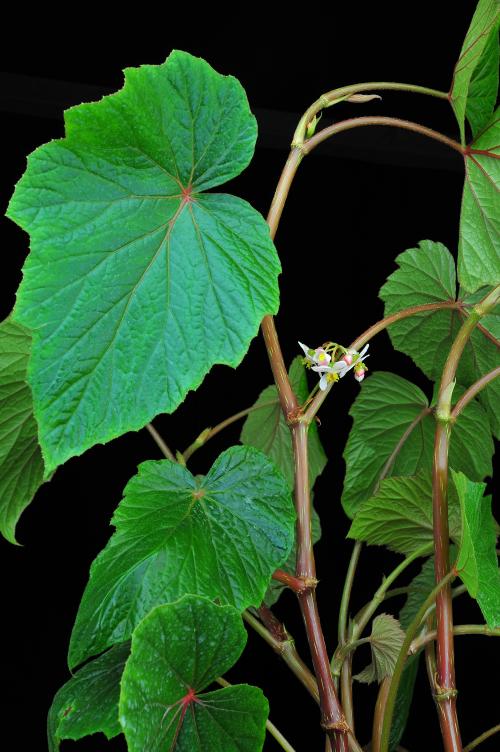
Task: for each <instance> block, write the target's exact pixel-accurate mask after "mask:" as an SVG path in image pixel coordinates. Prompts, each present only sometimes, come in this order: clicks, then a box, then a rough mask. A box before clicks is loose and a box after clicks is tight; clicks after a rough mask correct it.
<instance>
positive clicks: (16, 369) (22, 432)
mask: <svg viewBox="0 0 500 752" xmlns="http://www.w3.org/2000/svg"><path fill="white" fill-rule="evenodd" d="M30 346H31V336H30V334H29V332H28V331H27V330H26V329H25V328H24V327H23V326H19V324H16V323H14V322H13V321H11V320H10V319H7V320H6V321H3V322H2V323H1V324H0V532H1V533H2V535H4V536H5V538H7V540H8V541H10V542H11V543H16V542H17V541H16V537H15V534H16V525H17V523H18V520H19V517H20V516H21V513H22V512H23V510H24V509H26V507H27V506H28V504H29V503H30V501H31V500H32V498H33V496H34V495H35V493H36V491H37V489H38V488H39V487H40V486H41V485H42V483H43V480H44V465H43V459H42V454H41V451H40V446H39V444H38V429H37V425H36V421H35V418H34V417H33V400H32V397H31V390H30V388H29V386H28V384H27V381H26V369H27V367H28V358H29V354H30Z"/></svg>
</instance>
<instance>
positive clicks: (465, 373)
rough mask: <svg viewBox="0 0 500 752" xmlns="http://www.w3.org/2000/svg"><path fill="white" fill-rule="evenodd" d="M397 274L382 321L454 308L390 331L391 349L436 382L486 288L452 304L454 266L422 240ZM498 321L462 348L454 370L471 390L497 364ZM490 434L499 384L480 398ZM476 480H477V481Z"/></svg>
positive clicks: (498, 421) (486, 322)
mask: <svg viewBox="0 0 500 752" xmlns="http://www.w3.org/2000/svg"><path fill="white" fill-rule="evenodd" d="M396 262H397V264H398V267H399V268H398V269H396V271H395V272H393V273H392V274H391V275H390V276H389V277H388V279H387V282H386V283H385V284H384V285H383V287H382V288H381V290H380V298H381V299H382V300H383V301H384V303H385V308H384V315H385V316H390V315H391V314H393V313H396V312H397V311H402V310H404V309H405V308H409V307H410V306H417V305H425V304H429V303H431V304H432V303H441V302H449V303H454V302H455V301H456V302H457V303H458V305H457V307H456V308H447V309H440V310H434V311H426V312H423V313H419V314H416V315H415V316H410V317H408V318H406V319H403V320H402V321H398V322H396V323H395V324H392V325H391V326H390V327H389V329H388V331H389V336H390V338H391V341H392V344H393V345H394V347H395V348H396V349H397V350H400V351H401V352H404V353H406V355H409V356H410V358H412V359H413V360H414V361H415V363H416V364H417V365H418V367H419V368H421V369H422V371H423V372H424V373H425V375H426V376H428V377H429V378H430V379H431V380H432V381H439V379H440V377H441V373H442V370H443V367H444V364H445V361H446V358H447V357H448V353H449V351H450V348H451V346H452V344H453V341H454V339H455V337H456V335H457V333H458V330H459V329H460V327H461V326H462V324H463V322H464V321H465V319H466V317H467V315H468V312H469V311H470V310H471V307H472V306H473V305H474V304H475V303H477V302H479V300H481V298H483V297H485V295H486V294H487V292H488V288H483V289H481V290H479V291H478V292H476V293H475V294H473V295H469V294H468V293H466V292H465V291H463V290H460V292H459V295H458V299H456V294H455V291H456V274H455V262H454V260H453V257H452V255H451V253H450V252H449V251H448V249H447V248H446V247H445V246H444V245H442V244H441V243H434V242H433V241H431V240H422V241H421V242H420V243H419V245H418V248H410V249H409V250H407V251H404V252H403V253H401V254H400V255H399V256H398V257H397V258H396ZM499 320H500V316H499V315H498V313H495V312H494V313H493V314H491V315H489V316H485V317H484V318H483V319H481V322H480V325H479V326H477V327H476V328H475V329H474V331H473V332H472V335H471V337H470V338H469V340H468V341H467V344H466V345H465V349H464V351H463V354H462V357H461V358H460V363H459V366H458V369H457V375H456V378H457V381H458V383H459V384H462V385H464V386H466V387H467V386H470V385H471V384H473V383H474V382H475V381H477V379H479V378H480V376H482V375H483V374H484V373H486V372H487V371H489V370H491V368H492V367H493V366H494V364H495V363H496V361H497V359H498V353H499V347H500V343H499V342H498V337H499V333H500V324H499ZM479 401H480V402H481V404H482V405H483V407H484V408H485V409H486V410H487V412H488V414H489V417H490V419H491V422H492V426H493V429H494V430H496V432H500V382H499V381H494V382H492V383H491V384H490V385H489V386H488V387H487V388H486V389H484V390H483V391H482V392H481V393H480V395H479ZM475 479H477V480H478V479H479V478H475Z"/></svg>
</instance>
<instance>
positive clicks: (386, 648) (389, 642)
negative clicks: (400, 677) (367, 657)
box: [354, 614, 405, 684]
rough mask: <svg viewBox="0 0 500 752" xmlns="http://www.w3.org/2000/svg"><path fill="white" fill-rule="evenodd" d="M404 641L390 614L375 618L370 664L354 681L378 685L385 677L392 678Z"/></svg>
mask: <svg viewBox="0 0 500 752" xmlns="http://www.w3.org/2000/svg"><path fill="white" fill-rule="evenodd" d="M404 639H405V633H404V632H403V630H402V629H401V626H400V624H399V621H398V620H397V619H395V618H394V616H391V615H390V614H380V615H379V616H376V617H375V618H374V620H373V623H372V633H371V635H370V647H371V650H372V663H371V664H370V665H369V666H367V667H366V668H365V669H364V670H363V671H361V673H359V674H357V675H356V676H355V677H354V679H357V680H358V681H360V682H366V683H367V684H371V682H374V681H377V682H379V683H380V682H381V681H382V680H383V679H385V677H386V676H392V674H393V673H394V667H395V665H396V661H397V659H398V655H399V653H400V650H401V648H402V647H403V642H404Z"/></svg>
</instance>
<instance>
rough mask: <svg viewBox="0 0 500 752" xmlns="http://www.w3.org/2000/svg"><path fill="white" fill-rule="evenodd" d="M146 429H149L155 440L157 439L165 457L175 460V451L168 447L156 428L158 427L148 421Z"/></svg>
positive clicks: (157, 443)
mask: <svg viewBox="0 0 500 752" xmlns="http://www.w3.org/2000/svg"><path fill="white" fill-rule="evenodd" d="M146 429H147V430H148V431H149V433H150V434H151V436H152V437H153V440H154V441H155V443H156V445H157V446H158V447H159V449H160V450H161V452H162V454H163V456H164V457H166V458H167V460H171V461H172V462H175V457H174V455H173V452H172V451H171V450H170V449H169V448H168V446H167V444H166V443H165V442H164V441H163V439H162V437H161V436H160V434H159V433H158V431H157V430H156V428H155V427H154V426H153V424H152V423H146Z"/></svg>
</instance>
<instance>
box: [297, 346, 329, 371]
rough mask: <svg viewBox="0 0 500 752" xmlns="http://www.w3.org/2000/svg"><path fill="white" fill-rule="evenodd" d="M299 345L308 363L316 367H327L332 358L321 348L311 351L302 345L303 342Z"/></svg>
mask: <svg viewBox="0 0 500 752" xmlns="http://www.w3.org/2000/svg"><path fill="white" fill-rule="evenodd" d="M299 345H300V346H301V348H302V349H303V351H304V355H305V356H306V358H307V360H308V361H309V363H314V365H318V366H327V365H328V363H329V362H330V361H331V359H332V356H331V355H329V354H328V353H327V352H326V350H324V349H323V348H322V347H317V348H316V349H315V350H313V349H312V348H311V347H308V346H307V345H304V344H303V342H299Z"/></svg>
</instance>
